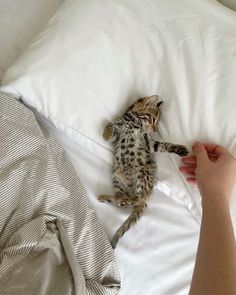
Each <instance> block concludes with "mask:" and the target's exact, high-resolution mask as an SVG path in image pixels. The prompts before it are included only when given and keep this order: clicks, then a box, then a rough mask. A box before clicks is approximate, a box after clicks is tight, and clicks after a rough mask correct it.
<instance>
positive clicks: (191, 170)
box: [179, 166, 196, 175]
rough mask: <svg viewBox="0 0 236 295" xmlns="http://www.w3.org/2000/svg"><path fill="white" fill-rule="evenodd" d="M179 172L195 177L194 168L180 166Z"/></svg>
mask: <svg viewBox="0 0 236 295" xmlns="http://www.w3.org/2000/svg"><path fill="white" fill-rule="evenodd" d="M179 170H180V171H181V172H182V173H185V174H191V175H196V166H182V167H179Z"/></svg>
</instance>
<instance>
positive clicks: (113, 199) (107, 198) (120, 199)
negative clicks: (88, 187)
mask: <svg viewBox="0 0 236 295" xmlns="http://www.w3.org/2000/svg"><path fill="white" fill-rule="evenodd" d="M97 199H98V201H99V202H109V203H113V204H114V205H117V206H119V207H126V206H133V205H135V204H136V202H137V198H135V197H129V196H117V195H116V196H111V195H99V196H98V198H97Z"/></svg>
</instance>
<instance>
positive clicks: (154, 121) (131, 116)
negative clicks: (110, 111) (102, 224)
mask: <svg viewBox="0 0 236 295" xmlns="http://www.w3.org/2000/svg"><path fill="white" fill-rule="evenodd" d="M162 103H163V102H162V101H159V96H158V95H153V96H150V97H144V98H140V99H138V100H137V101H136V102H135V103H134V104H132V105H131V106H130V107H129V108H128V109H127V110H126V112H124V113H123V114H122V115H121V116H120V117H119V118H118V119H117V120H115V121H114V122H113V123H107V124H106V126H105V128H104V132H103V138H104V139H105V140H112V144H113V149H114V161H113V169H112V176H113V177H112V183H113V188H114V195H113V196H110V195H100V196H99V197H98V200H99V201H101V202H112V203H113V204H115V205H117V206H121V207H124V206H133V210H132V213H131V215H130V216H129V217H128V218H127V219H126V220H125V222H124V223H123V224H122V225H121V226H120V228H119V229H118V230H117V232H116V233H115V235H114V236H113V238H112V240H111V245H112V247H113V248H115V247H116V244H117V242H118V240H119V238H121V237H122V236H123V235H124V233H125V232H127V231H128V230H129V228H130V227H131V226H132V225H133V224H135V223H136V222H137V221H138V220H139V219H140V218H141V216H142V214H143V211H144V209H145V207H146V206H147V201H148V199H149V196H150V194H151V192H152V189H153V185H154V178H155V172H156V163H155V159H154V155H153V152H169V153H175V154H177V155H179V156H185V155H187V154H188V150H187V148H186V147H185V146H182V145H178V144H172V143H166V142H160V141H158V140H157V139H156V136H155V131H156V130H157V125H158V122H159V119H160V106H161V104H162Z"/></svg>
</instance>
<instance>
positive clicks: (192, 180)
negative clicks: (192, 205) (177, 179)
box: [186, 177, 197, 184]
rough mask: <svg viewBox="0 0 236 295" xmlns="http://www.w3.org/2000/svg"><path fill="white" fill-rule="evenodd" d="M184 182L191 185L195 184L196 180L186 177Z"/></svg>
mask: <svg viewBox="0 0 236 295" xmlns="http://www.w3.org/2000/svg"><path fill="white" fill-rule="evenodd" d="M186 180H187V182H188V183H192V184H195V183H197V180H196V178H194V177H187V178H186Z"/></svg>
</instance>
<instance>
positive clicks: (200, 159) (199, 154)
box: [193, 142, 209, 164]
mask: <svg viewBox="0 0 236 295" xmlns="http://www.w3.org/2000/svg"><path fill="white" fill-rule="evenodd" d="M193 151H194V153H195V156H196V158H197V164H199V163H200V164H205V163H207V162H208V161H209V158H208V154H207V150H206V149H205V147H204V146H203V145H202V144H201V143H200V142H195V143H194V145H193Z"/></svg>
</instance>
